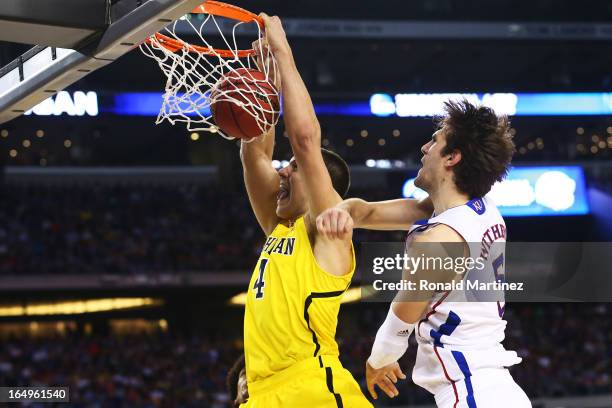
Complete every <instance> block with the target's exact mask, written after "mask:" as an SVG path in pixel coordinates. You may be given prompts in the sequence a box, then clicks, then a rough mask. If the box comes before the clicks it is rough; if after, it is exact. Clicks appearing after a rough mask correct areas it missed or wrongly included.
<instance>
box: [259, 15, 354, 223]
mask: <svg viewBox="0 0 612 408" xmlns="http://www.w3.org/2000/svg"><path fill="white" fill-rule="evenodd" d="M261 17H262V18H263V19H264V22H265V26H266V39H267V42H268V44H269V46H270V49H271V51H272V53H273V54H274V57H275V58H276V62H277V64H278V68H279V71H280V76H281V78H282V91H283V118H284V122H285V127H286V130H287V134H288V136H289V142H290V143H291V148H292V150H293V154H294V155H295V159H296V161H297V164H298V169H299V171H300V172H303V173H304V175H305V177H304V181H305V184H306V189H307V191H308V200H309V203H308V204H309V209H310V213H309V215H310V218H311V220H309V222H311V223H312V225H314V220H315V218H316V216H317V215H319V214H320V213H321V212H323V211H324V210H326V209H327V208H330V207H333V206H334V205H336V204H338V203H339V202H340V201H342V199H341V198H340V196H339V195H338V194H337V193H336V191H335V190H334V188H333V185H332V181H331V178H330V176H329V172H328V171H327V168H326V167H325V163H324V161H323V156H322V154H321V127H320V125H319V121H318V120H317V117H316V115H315V111H314V106H313V105H312V101H311V99H310V95H309V94H308V90H307V89H306V86H305V85H304V81H303V80H302V77H301V76H300V73H299V72H298V70H297V67H296V65H295V61H294V59H293V54H292V52H291V47H290V46H289V43H288V41H287V37H286V35H285V32H284V30H283V27H282V24H281V22H280V19H279V18H278V17H276V16H274V17H270V16H267V15H266V14H262V15H261Z"/></svg>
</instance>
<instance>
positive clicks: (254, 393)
mask: <svg viewBox="0 0 612 408" xmlns="http://www.w3.org/2000/svg"><path fill="white" fill-rule="evenodd" d="M247 386H248V389H249V400H248V401H247V402H246V403H245V404H241V405H240V408H277V407H278V408H318V407H328V408H338V407H340V408H372V407H373V405H372V404H370V402H369V401H368V400H367V399H366V397H365V396H364V395H363V393H362V392H361V389H360V388H359V384H357V381H355V379H354V378H353V376H352V375H351V373H349V372H348V371H347V370H346V369H345V368H344V367H342V364H340V361H339V360H338V358H337V357H335V356H320V357H312V358H309V359H306V360H303V361H300V362H298V363H296V364H294V365H292V366H291V367H289V368H286V369H285V370H283V371H281V372H279V373H277V374H274V375H273V376H271V377H269V378H266V379H264V380H260V381H257V382H254V383H249V384H248V385H247Z"/></svg>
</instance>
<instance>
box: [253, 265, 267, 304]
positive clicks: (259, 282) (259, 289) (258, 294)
mask: <svg viewBox="0 0 612 408" xmlns="http://www.w3.org/2000/svg"><path fill="white" fill-rule="evenodd" d="M267 265H268V259H262V260H261V262H260V263H259V277H257V279H256V280H255V284H254V285H253V290H255V299H261V298H263V296H264V293H263V287H264V286H266V283H265V282H264V273H265V272H266V266H267Z"/></svg>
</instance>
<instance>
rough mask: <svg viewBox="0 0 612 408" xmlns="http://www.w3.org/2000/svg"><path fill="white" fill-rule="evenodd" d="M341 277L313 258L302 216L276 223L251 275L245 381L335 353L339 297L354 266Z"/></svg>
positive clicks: (247, 313)
mask: <svg viewBox="0 0 612 408" xmlns="http://www.w3.org/2000/svg"><path fill="white" fill-rule="evenodd" d="M351 258H352V260H351V269H350V272H349V273H348V274H346V275H343V276H335V275H332V274H330V273H328V272H326V271H325V270H323V269H322V268H321V267H320V266H319V265H318V264H317V261H316V259H315V256H314V253H313V248H312V246H311V244H310V240H309V237H308V231H307V229H306V224H305V222H304V218H303V217H300V218H298V219H297V220H296V222H295V223H294V224H293V225H292V226H285V225H283V224H278V225H277V226H276V228H275V229H274V231H272V234H270V236H269V237H268V238H267V239H266V242H265V244H264V246H263V248H262V251H261V255H260V257H259V260H258V262H257V265H256V266H255V270H254V271H253V275H252V276H251V281H250V283H249V290H248V295H247V300H246V308H245V315H244V352H245V361H246V374H247V383H252V382H255V381H259V380H263V379H265V378H268V377H270V376H271V375H273V374H275V373H278V372H280V371H282V370H284V369H286V368H288V367H290V366H292V365H294V364H295V363H297V362H300V361H302V360H304V359H307V358H312V357H317V356H322V355H331V356H336V357H337V356H338V354H339V352H338V344H337V343H336V340H335V335H336V326H337V323H338V312H339V309H340V301H341V299H342V296H343V294H344V292H345V291H346V289H347V288H348V286H349V284H350V282H351V278H352V276H353V272H354V270H355V252H354V248H353V246H352V245H351Z"/></svg>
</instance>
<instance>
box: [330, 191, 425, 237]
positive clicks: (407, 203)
mask: <svg viewBox="0 0 612 408" xmlns="http://www.w3.org/2000/svg"><path fill="white" fill-rule="evenodd" d="M338 207H340V208H342V209H344V210H346V211H347V212H348V213H349V214H350V215H351V217H352V218H353V221H354V223H355V228H365V229H374V230H408V229H410V227H411V226H412V225H413V224H414V223H415V222H416V221H418V220H422V219H424V218H429V217H430V216H431V214H432V213H433V204H432V202H431V199H429V197H428V198H425V199H422V200H415V199H411V198H400V199H397V200H388V201H375V202H367V201H364V200H361V199H359V198H350V199H348V200H345V201H344V202H342V203H341V204H340V205H339V206H338Z"/></svg>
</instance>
